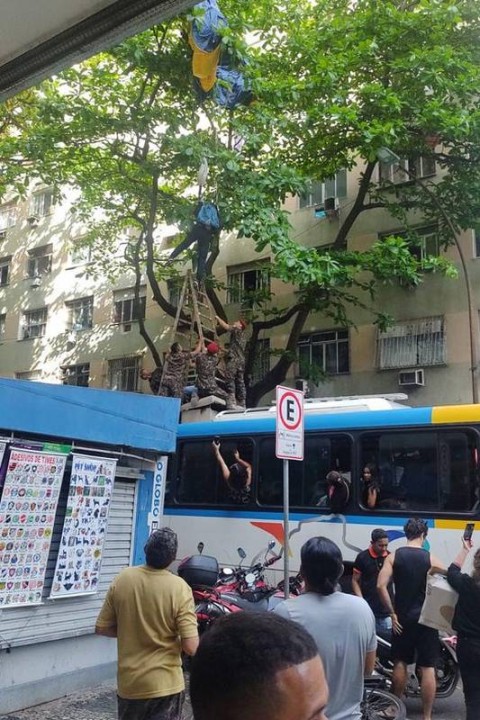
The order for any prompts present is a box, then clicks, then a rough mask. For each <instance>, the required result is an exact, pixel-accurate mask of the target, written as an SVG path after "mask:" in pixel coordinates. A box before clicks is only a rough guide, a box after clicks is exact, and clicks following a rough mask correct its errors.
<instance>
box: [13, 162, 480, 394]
mask: <svg viewBox="0 0 480 720" xmlns="http://www.w3.org/2000/svg"><path fill="white" fill-rule="evenodd" d="M417 164H418V167H417V168H416V172H417V175H418V176H419V177H425V178H431V177H433V176H434V174H435V166H434V165H433V164H432V163H427V162H422V161H421V160H420V161H417ZM359 171H360V168H357V169H356V170H354V171H352V172H349V173H346V172H344V171H341V172H339V173H338V174H337V176H336V177H335V178H332V179H330V180H328V181H326V182H324V183H318V184H316V185H315V186H312V191H311V192H310V193H308V194H307V195H306V196H305V197H302V198H298V197H292V198H290V199H289V200H288V201H287V203H286V209H287V210H289V212H290V213H291V216H290V217H291V223H292V237H293V238H295V239H297V240H298V242H299V243H301V244H303V245H305V246H307V247H309V248H311V249H312V251H314V250H315V249H318V248H325V247H328V246H329V245H330V244H331V243H332V242H333V240H334V238H335V235H336V232H337V231H338V227H339V224H340V223H341V222H342V220H343V219H344V217H345V216H346V213H347V212H348V208H349V207H350V206H351V202H352V198H353V197H354V195H355V192H356V187H357V185H358V173H359ZM378 172H380V173H382V172H383V173H384V174H385V173H389V179H390V180H391V181H392V182H402V181H405V175H404V174H403V173H398V175H397V176H395V174H394V173H395V169H389V168H388V167H382V166H381V165H380V166H379V168H378ZM411 220H412V223H413V224H414V225H415V226H416V227H417V228H418V230H419V232H420V234H421V235H422V243H421V245H420V246H419V248H418V252H419V253H420V254H422V253H425V252H428V253H431V254H437V253H438V252H440V249H439V247H438V238H437V235H436V228H435V226H434V225H432V224H430V225H425V223H422V218H421V217H418V218H416V217H413V218H412V219H411ZM401 231H402V228H399V227H398V226H396V225H395V221H394V220H392V218H391V217H389V216H388V215H387V214H386V213H385V211H383V210H381V209H376V210H371V211H369V212H367V213H363V214H362V215H361V216H360V217H359V218H358V219H357V221H356V223H355V225H354V227H353V229H352V232H351V233H350V236H349V238H348V247H349V248H351V249H355V250H362V249H366V248H368V247H369V246H370V245H371V244H372V243H373V242H375V241H376V240H378V239H379V238H380V237H382V236H384V235H387V234H389V233H394V232H401ZM81 237H82V229H81V228H79V227H77V226H76V225H75V224H74V223H73V221H72V220H71V214H70V213H69V200H68V198H67V200H66V201H64V202H62V204H55V203H54V202H53V195H52V191H51V189H49V188H42V187H41V188H36V189H35V190H34V191H33V192H32V194H31V196H30V197H29V198H28V199H27V200H26V201H22V202H14V201H12V202H7V203H4V204H3V205H2V206H0V374H1V375H3V376H6V377H17V378H19V379H31V380H40V381H46V382H53V383H62V382H63V383H68V384H73V385H85V386H86V385H90V386H92V387H103V388H111V389H112V390H125V391H134V392H149V388H148V384H147V383H145V382H144V381H142V380H141V379H140V375H139V371H140V369H141V368H142V367H151V366H152V360H151V358H150V357H149V354H148V352H147V348H146V346H145V342H144V340H143V339H142V337H141V336H140V334H139V332H138V322H137V320H138V318H137V317H136V309H135V305H134V303H133V284H134V277H133V275H131V276H129V275H128V274H126V275H125V276H123V277H121V278H119V279H118V280H116V281H114V282H113V281H110V280H108V279H107V278H105V276H104V275H101V276H98V275H95V274H92V273H91V272H90V270H91V268H92V266H91V263H90V257H89V254H88V251H87V250H86V249H85V248H82V247H76V243H78V241H79V239H81ZM159 242H160V240H159ZM458 247H460V249H461V250H462V251H463V255H464V258H465V268H464V267H462V264H461V263H460V258H459V254H458ZM446 255H447V257H448V258H449V259H450V260H451V261H452V262H453V263H454V264H455V265H457V266H458V269H459V276H458V279H448V278H444V277H441V276H438V275H431V276H428V277H426V278H425V280H424V282H423V283H422V284H421V285H419V286H417V287H407V286H403V285H401V284H398V283H397V284H389V285H385V286H384V287H382V288H381V289H380V292H379V295H378V297H377V299H376V301H375V304H376V307H377V308H381V310H382V311H383V312H387V313H390V314H391V315H392V316H393V317H394V318H395V324H394V325H393V326H392V327H390V328H389V329H388V330H387V331H386V332H381V331H379V330H378V328H377V325H376V324H375V322H374V316H373V315H372V314H371V313H369V312H368V311H367V310H364V309H361V308H354V309H353V310H352V313H351V317H350V319H351V321H352V325H351V326H350V327H347V328H346V327H338V326H336V325H334V324H332V321H331V320H330V319H328V318H325V317H323V316H321V315H320V314H319V313H312V314H311V315H310V317H309V318H308V320H307V322H306V324H305V327H304V329H303V332H302V335H301V338H300V341H299V343H298V348H297V350H298V361H297V362H296V363H294V364H293V365H292V367H291V368H290V371H289V375H288V377H287V378H286V383H287V384H292V385H293V384H294V383H297V384H299V385H302V386H303V387H304V388H305V389H308V391H309V393H310V394H311V395H312V396H331V395H352V394H370V393H392V392H398V391H406V392H407V393H408V394H409V402H410V403H411V404H413V405H425V404H439V403H462V402H466V403H468V402H472V399H473V397H474V394H475V392H476V384H477V370H476V367H475V365H476V360H475V359H476V358H477V356H478V354H479V327H478V308H479V307H480V283H479V280H480V262H479V260H480V237H479V236H478V235H477V234H476V233H475V231H474V230H470V231H466V232H464V233H462V234H461V235H460V236H459V237H458V238H457V246H452V247H451V248H449V250H448V251H447V253H446ZM269 257H270V256H269V250H268V248H267V249H266V250H265V251H264V252H263V253H261V254H257V253H255V250H254V246H253V243H252V242H251V241H249V240H248V239H244V240H239V239H238V238H237V237H236V236H234V235H233V234H232V235H231V236H228V235H227V236H225V237H222V242H221V252H220V255H219V258H218V260H217V262H216V264H215V275H216V278H217V280H218V281H219V282H220V283H221V285H222V286H223V287H225V290H224V291H222V292H221V295H222V300H223V302H224V303H225V309H226V311H227V312H228V314H229V316H230V317H231V318H234V317H237V316H238V313H239V312H242V311H243V310H244V307H242V297H243V295H244V293H245V292H247V293H248V292H249V291H252V292H256V291H259V290H267V291H268V290H269V289H270V290H271V291H272V293H273V295H274V297H275V304H276V306H277V307H282V306H283V307H289V306H290V305H291V304H292V302H294V299H295V288H294V287H292V286H288V285H286V284H284V283H281V282H279V281H278V280H276V279H274V278H270V276H269V273H268V263H269ZM465 272H466V273H467V274H468V280H469V285H470V288H471V297H470V299H469V298H468V297H467V292H466V282H465ZM165 290H166V291H167V292H168V290H167V289H165ZM175 293H178V288H177V287H176V286H172V287H171V288H170V294H171V300H174V299H175V298H174V295H175ZM141 295H142V302H141V307H140V312H141V313H142V316H143V317H144V319H145V324H146V329H147V330H148V332H149V334H150V335H151V337H152V338H153V339H154V342H155V343H156V345H157V347H158V348H159V350H160V351H164V350H166V348H167V347H168V341H169V329H170V327H171V324H172V319H171V318H170V317H168V316H166V315H165V314H164V313H162V312H161V310H160V309H159V307H158V305H157V304H156V303H155V302H154V300H153V299H152V296H151V292H150V289H149V287H148V284H147V282H146V281H145V283H144V284H143V286H142V292H141ZM288 331H289V326H288V325H285V326H281V327H279V328H276V329H274V330H273V331H269V332H268V333H267V332H265V333H263V334H262V335H261V336H260V342H259V347H258V351H257V353H256V357H257V360H256V366H255V368H254V370H253V378H252V379H253V380H255V379H257V378H258V377H261V375H262V374H264V373H265V372H266V371H267V370H268V369H269V367H270V366H271V364H273V363H274V362H275V360H276V353H277V352H278V351H280V350H282V349H283V348H284V347H285V344H286V341H287V337H288ZM312 366H313V367H314V369H315V372H312V370H311V368H312ZM315 377H316V378H317V379H316V380H315ZM302 381H304V382H302ZM270 399H271V398H270V396H266V397H265V401H266V402H267V401H269V400H270Z"/></svg>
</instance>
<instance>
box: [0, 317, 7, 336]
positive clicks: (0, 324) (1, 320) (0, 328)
mask: <svg viewBox="0 0 480 720" xmlns="http://www.w3.org/2000/svg"><path fill="white" fill-rule="evenodd" d="M6 320H7V316H6V314H5V313H2V314H1V315H0V342H3V340H5V323H6Z"/></svg>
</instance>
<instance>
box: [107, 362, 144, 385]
mask: <svg viewBox="0 0 480 720" xmlns="http://www.w3.org/2000/svg"><path fill="white" fill-rule="evenodd" d="M139 369H140V358H138V357H125V358H118V359H117V360H109V362H108V386H109V388H110V389H111V390H126V391H128V392H136V391H137V389H138V375H139Z"/></svg>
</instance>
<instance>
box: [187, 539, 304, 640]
mask: <svg viewBox="0 0 480 720" xmlns="http://www.w3.org/2000/svg"><path fill="white" fill-rule="evenodd" d="M274 545H275V543H274V542H271V543H269V546H268V548H267V550H266V551H265V553H264V558H263V562H259V558H260V557H261V555H262V554H263V551H262V552H261V553H259V554H258V555H256V556H255V558H254V559H253V560H252V562H251V565H250V566H249V567H242V562H243V560H244V559H245V557H246V554H245V551H244V550H243V549H242V548H239V549H238V552H239V555H240V557H241V560H242V562H241V563H240V565H239V566H238V567H236V568H228V567H225V568H222V569H220V568H219V566H218V562H217V559H216V558H214V557H212V556H209V555H203V554H201V553H200V554H199V555H192V556H191V557H189V558H186V559H185V560H183V561H182V562H181V563H180V565H179V568H178V574H179V576H180V577H182V578H183V579H184V580H185V581H186V582H187V583H188V584H189V585H190V587H191V588H192V590H193V597H194V600H195V612H196V615H197V620H198V627H199V632H200V633H202V632H204V631H205V630H206V629H207V628H208V627H209V626H210V625H211V623H212V622H214V621H215V620H216V619H217V618H218V617H221V616H222V615H227V614H229V613H232V612H239V611H247V612H248V611H255V612H261V611H270V610H273V608H274V607H275V606H276V605H278V603H280V602H282V600H284V592H283V582H282V583H279V584H278V586H276V587H275V586H272V585H269V584H268V583H267V581H266V580H265V570H266V569H267V568H268V567H270V566H271V565H273V564H274V563H275V562H277V561H278V560H280V559H281V557H282V556H281V555H273V556H272V557H268V554H269V553H270V552H271V550H272V548H273V546H274ZM200 549H203V547H202V545H200V546H199V550H200ZM300 589H301V579H300V578H299V576H295V577H292V578H291V579H290V592H291V593H292V594H297V595H298V594H300Z"/></svg>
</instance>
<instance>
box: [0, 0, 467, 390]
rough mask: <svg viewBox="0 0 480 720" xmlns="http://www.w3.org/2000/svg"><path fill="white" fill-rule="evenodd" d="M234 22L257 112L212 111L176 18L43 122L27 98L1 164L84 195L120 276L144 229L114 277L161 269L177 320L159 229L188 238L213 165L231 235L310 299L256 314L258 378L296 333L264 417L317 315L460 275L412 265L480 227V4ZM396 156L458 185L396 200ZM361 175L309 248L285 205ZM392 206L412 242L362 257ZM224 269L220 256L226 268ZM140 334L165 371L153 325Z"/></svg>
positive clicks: (106, 62)
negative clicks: (328, 239)
mask: <svg viewBox="0 0 480 720" xmlns="http://www.w3.org/2000/svg"><path fill="white" fill-rule="evenodd" d="M221 6H222V10H223V12H224V13H225V15H226V16H227V18H228V20H229V27H228V28H226V29H224V31H223V45H224V48H227V49H228V51H229V52H230V53H231V55H232V56H233V57H235V58H236V59H237V62H241V61H243V60H246V61H247V63H246V65H245V66H244V67H243V71H244V73H245V74H246V75H247V76H248V77H249V79H250V81H251V83H252V87H253V90H254V94H255V97H256V102H254V103H253V104H251V105H250V106H249V107H237V108H236V109H235V110H234V111H233V112H230V111H228V110H226V109H224V108H221V107H219V106H218V105H216V104H215V103H214V102H213V100H207V101H206V102H205V103H204V104H203V106H200V104H199V101H198V99H197V97H196V95H195V93H194V92H193V90H192V83H191V69H190V50H189V47H188V43H187V19H186V18H178V19H176V20H173V21H169V22H168V23H165V24H164V25H161V26H157V27H155V28H152V29H151V30H149V31H147V32H145V33H143V34H141V35H139V36H137V37H135V38H131V39H129V40H127V41H126V42H124V43H123V44H122V45H120V46H119V47H116V48H114V49H113V50H111V51H109V52H106V53H102V54H101V55H99V56H97V57H95V58H93V59H91V60H89V61H88V62H85V63H83V64H82V65H80V66H77V67H74V68H72V69H70V70H68V71H66V72H64V73H62V75H60V76H58V77H56V78H54V79H52V80H50V81H48V82H46V83H43V85H42V86H41V87H40V88H38V90H37V91H35V92H34V96H35V104H34V109H33V110H32V109H29V111H28V113H25V107H26V106H25V100H24V99H22V98H21V97H20V98H19V99H18V108H17V111H16V112H17V114H18V117H23V118H25V122H23V123H21V124H20V123H17V124H15V122H10V124H9V123H7V124H6V125H4V126H2V134H1V135H0V163H1V166H2V167H1V169H2V171H3V181H4V183H10V185H13V186H15V187H16V188H17V189H20V188H21V181H22V179H23V180H24V181H25V186H26V181H27V179H28V180H31V179H32V177H35V176H38V177H39V178H41V179H42V180H43V181H45V182H48V183H52V184H54V186H55V187H56V188H58V192H60V191H61V188H62V187H64V186H65V185H68V184H71V185H74V186H75V187H77V188H79V189H80V191H81V198H80V199H79V201H78V204H77V206H76V207H75V211H76V213H77V214H78V216H79V217H80V218H85V219H88V221H89V226H90V232H89V236H88V238H87V241H88V242H90V243H92V245H93V250H94V256H95V255H96V256H97V260H98V262H99V263H102V262H103V263H104V266H105V267H108V269H109V271H111V270H112V267H113V266H112V257H114V256H115V251H116V250H117V245H118V238H119V236H121V234H122V232H124V231H126V230H127V229H130V228H134V229H135V230H136V233H133V234H130V235H129V236H128V238H127V239H126V240H125V242H126V247H125V253H124V256H123V258H121V259H120V260H116V261H115V262H116V263H117V265H116V267H115V268H113V269H115V270H116V271H117V272H119V271H123V270H124V269H125V267H126V266H133V267H134V269H135V271H136V273H137V280H138V282H139V277H140V274H141V271H143V270H144V269H146V271H147V275H148V278H149V281H150V284H151V286H152V290H153V294H154V298H155V300H156V301H157V302H158V303H159V305H160V306H161V307H162V308H163V309H164V310H165V312H167V313H169V314H173V313H174V311H175V309H174V308H173V307H172V306H171V305H170V303H169V302H168V299H167V298H166V297H165V296H164V294H163V292H162V287H163V286H162V285H161V284H160V282H159V281H161V280H163V279H166V278H167V277H169V276H171V275H172V274H175V272H176V271H175V270H172V269H170V268H168V269H167V268H166V267H165V265H164V263H163V261H162V257H161V255H160V254H159V249H158V244H157V243H156V242H155V239H154V237H155V231H156V229H157V227H158V226H159V225H161V224H162V223H165V222H166V223H176V224H178V225H179V227H180V229H183V230H185V229H186V228H187V227H188V225H189V222H190V220H191V213H192V207H193V205H194V203H195V200H196V193H197V186H196V177H197V171H198V168H199V166H200V163H201V161H202V158H204V157H205V158H207V160H208V164H209V168H210V174H209V179H208V185H207V188H206V190H205V198H206V199H209V200H214V201H216V202H217V203H218V206H219V208H220V213H221V216H222V220H223V223H224V228H225V230H227V231H228V230H231V231H235V232H237V233H238V235H239V237H240V238H242V237H244V238H251V239H253V241H254V243H255V246H256V248H257V250H258V251H261V250H263V249H265V248H267V247H268V248H269V251H270V256H271V268H270V272H271V274H272V275H273V276H276V277H278V278H280V279H281V280H283V281H285V282H286V283H290V284H292V285H294V286H296V289H297V291H298V292H297V294H296V300H295V304H293V305H289V306H288V307H276V306H275V305H274V303H273V302H272V299H271V298H270V297H268V296H265V294H263V295H262V297H258V298H257V303H256V305H255V309H254V312H253V315H252V319H253V323H252V328H253V337H252V343H251V346H250V355H249V357H248V358H247V374H248V372H249V371H250V370H251V367H252V363H253V358H254V354H255V342H256V339H257V338H258V335H259V333H260V332H261V331H264V330H267V331H268V330H269V329H271V328H272V327H275V326H279V325H282V324H283V323H288V324H287V327H288V332H289V337H288V341H287V343H286V346H285V349H284V352H283V353H282V354H280V355H279V356H278V358H276V362H275V364H273V367H272V369H271V370H270V372H269V373H268V375H267V376H266V377H265V378H264V379H263V380H262V381H261V382H259V383H257V384H256V385H254V386H252V387H250V402H251V403H255V402H257V401H258V400H259V399H260V397H261V396H262V395H263V394H264V393H265V392H267V391H268V390H270V389H272V388H273V387H274V386H275V385H276V384H277V383H278V382H281V381H282V380H283V379H284V378H285V375H286V373H287V371H288V368H289V366H290V365H291V363H292V361H293V360H294V358H295V353H296V346H297V341H298V337H299V335H300V333H301V331H302V328H303V327H304V324H305V321H306V319H307V317H308V315H309V314H310V313H311V312H312V311H316V312H321V313H322V314H323V315H326V316H331V317H333V318H334V319H335V322H344V323H346V322H348V319H347V311H348V308H349V306H351V305H358V304H368V303H370V302H371V301H372V300H373V298H374V296H375V292H376V290H377V287H378V286H379V284H383V283H387V282H395V281H397V280H398V279H401V280H404V281H407V282H409V283H411V284H418V283H419V282H421V280H422V277H423V275H424V274H425V273H428V272H431V271H437V270H439V271H441V272H444V273H447V274H450V275H453V274H454V269H453V268H452V267H451V266H450V265H449V264H448V263H447V262H446V261H445V260H444V259H443V258H442V257H433V256H429V257H426V258H423V259H421V258H420V257H419V254H418V253H412V252H410V250H411V248H412V246H414V245H415V244H418V236H417V235H416V233H415V230H414V228H413V229H412V228H411V227H410V226H411V225H412V224H413V219H416V224H418V217H419V215H418V213H421V215H420V216H421V217H422V218H423V219H424V220H425V222H431V223H435V224H437V223H438V228H439V234H440V238H441V243H442V245H443V246H444V247H446V246H447V245H449V244H451V243H452V242H454V237H453V235H452V228H453V229H456V230H459V229H461V228H467V227H471V226H472V225H473V223H474V221H476V220H477V218H478V217H479V215H480V207H479V203H480V192H479V191H480V176H479V173H480V170H479V168H480V163H479V162H478V161H479V147H480V144H479V140H480V115H479V110H478V101H477V92H478V90H477V89H478V87H479V80H480V77H479V75H480V70H479V67H480V65H479V59H480V58H479V52H480V43H479V40H480V37H479V18H480V1H479V0H468V1H467V0H459V2H456V3H454V2H452V1H451V0H412V2H408V1H407V0H404V1H403V2H400V1H399V0H396V1H392V0H357V2H351V0H317V1H316V2H313V1H312V0H295V2H291V3H284V2H274V1H273V0H255V1H253V0H223V1H222V2H221ZM29 103H31V94H30V96H29ZM10 120H12V117H11V116H10ZM432 138H433V140H432ZM238 139H241V142H240V143H238V142H236V141H237V140H238ZM238 147H240V150H238V149H236V148H238ZM382 148H389V149H390V150H392V151H393V152H394V153H395V154H396V155H397V156H398V157H399V158H419V157H420V156H424V157H431V158H432V157H434V159H435V161H436V163H437V167H438V168H439V169H440V170H441V171H442V172H441V173H440V174H437V176H436V177H435V180H434V182H430V181H428V188H429V192H425V188H424V186H423V185H422V183H418V182H416V178H415V175H409V176H408V177H406V178H405V180H406V181H407V180H408V181H409V182H405V183H402V184H401V185H395V186H394V185H392V184H391V183H383V184H380V183H379V181H378V173H377V171H376V170H377V166H378V160H377V157H378V152H379V151H380V150H381V149H382ZM358 164H360V167H361V169H362V173H361V176H360V182H359V184H358V188H357V193H356V196H355V197H353V198H350V200H351V202H350V203H349V204H348V207H347V212H345V213H342V221H341V222H340V223H339V224H338V233H337V235H336V238H335V242H334V245H333V247H332V248H331V249H328V250H325V251H324V252H321V253H318V252H316V251H315V250H313V249H309V248H307V247H304V246H302V245H301V244H299V242H298V241H297V240H296V239H295V237H294V236H293V233H292V232H291V229H290V226H289V217H288V214H287V213H286V212H285V211H284V209H283V206H282V203H283V201H284V200H285V198H286V197H287V196H288V195H289V194H299V193H302V192H304V191H305V190H306V188H307V186H308V183H309V182H311V181H315V180H325V179H326V178H328V177H330V176H332V175H333V174H334V173H335V172H336V171H338V170H340V169H342V168H348V169H352V168H353V167H354V166H356V165H358ZM444 171H445V172H444ZM439 206H441V207H442V212H439ZM378 208H384V209H386V210H387V211H388V212H389V213H390V214H391V216H392V218H394V220H395V222H392V225H396V226H399V225H400V226H404V227H405V229H406V230H408V229H409V228H410V229H409V232H408V233H407V234H406V235H402V236H390V237H388V238H384V239H382V240H381V241H379V242H377V243H375V244H373V245H372V246H371V247H370V248H368V249H367V250H364V251H362V252H360V251H354V250H352V249H351V248H349V247H348V242H347V240H348V236H349V234H350V232H351V231H352V230H353V229H354V225H355V222H356V220H357V219H358V218H359V217H360V215H361V214H362V213H365V212H370V211H374V210H376V209H378ZM99 210H101V213H98V211H99ZM95 213H96V214H95ZM94 217H98V218H99V219H98V220H97V221H92V218H94ZM446 217H447V218H448V222H447V221H446ZM117 256H118V253H117ZM217 256H218V248H217V249H215V251H214V252H213V254H212V255H211V257H210V262H209V268H210V270H211V269H212V266H214V263H215V260H216V258H217ZM137 284H138V283H137ZM218 290H219V287H218V286H216V285H215V282H213V281H212V282H211V283H210V285H209V289H208V291H209V295H210V298H211V300H212V303H213V304H214V307H215V309H216V311H217V312H218V314H220V315H222V316H223V317H225V312H224V308H223V307H222V304H221V301H220V295H219V293H218ZM377 315H378V319H379V321H380V322H382V321H383V320H384V319H385V318H383V316H382V315H381V314H380V313H378V314H377ZM140 330H141V332H142V334H143V335H144V337H145V340H146V342H147V343H148V344H149V347H150V348H151V350H152V352H153V353H154V357H155V358H156V360H157V362H160V357H159V353H158V350H157V349H156V348H155V344H154V342H153V341H152V339H151V338H150V337H149V336H148V333H146V330H145V327H144V326H143V324H142V323H141V326H140Z"/></svg>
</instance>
